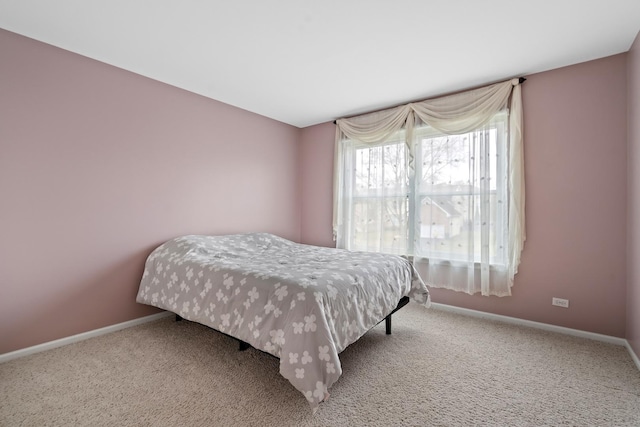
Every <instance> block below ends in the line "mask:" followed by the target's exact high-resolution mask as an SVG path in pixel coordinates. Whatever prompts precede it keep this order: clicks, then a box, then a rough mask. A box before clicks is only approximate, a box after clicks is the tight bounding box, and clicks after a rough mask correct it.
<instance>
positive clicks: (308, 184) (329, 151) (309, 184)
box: [300, 123, 336, 247]
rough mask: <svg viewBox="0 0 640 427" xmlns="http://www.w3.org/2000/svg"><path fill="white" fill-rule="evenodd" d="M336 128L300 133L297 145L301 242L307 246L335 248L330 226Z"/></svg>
mask: <svg viewBox="0 0 640 427" xmlns="http://www.w3.org/2000/svg"><path fill="white" fill-rule="evenodd" d="M335 134H336V127H335V125H334V124H333V123H323V124H320V125H316V126H311V127H308V128H305V129H303V130H302V138H301V145H300V185H301V189H303V191H302V192H301V197H300V201H301V209H300V229H301V230H300V233H301V234H300V238H301V241H302V242H304V243H306V244H309V245H318V246H328V247H335V242H334V241H333V234H332V231H331V230H332V226H333V225H332V223H333V147H334V144H333V141H334V139H335Z"/></svg>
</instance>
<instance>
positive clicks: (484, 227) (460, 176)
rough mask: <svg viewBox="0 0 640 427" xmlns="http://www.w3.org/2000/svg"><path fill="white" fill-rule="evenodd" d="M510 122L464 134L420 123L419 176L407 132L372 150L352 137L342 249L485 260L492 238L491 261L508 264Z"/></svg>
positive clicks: (495, 122)
mask: <svg viewBox="0 0 640 427" xmlns="http://www.w3.org/2000/svg"><path fill="white" fill-rule="evenodd" d="M505 119H506V116H505V115H504V114H501V115H499V116H497V117H496V120H493V121H492V124H491V126H488V127H486V128H483V129H482V130H479V131H477V132H468V133H465V134H462V135H444V134H442V133H441V132H438V131H435V130H434V129H432V128H430V127H428V126H423V127H421V128H418V129H417V132H416V147H415V153H416V161H415V172H414V173H413V174H410V173H408V171H409V168H408V164H407V158H408V150H407V148H406V144H405V143H404V141H403V136H404V135H403V133H404V132H400V134H399V138H398V140H396V141H391V142H388V143H386V144H383V145H378V146H373V147H372V146H367V145H364V144H358V143H357V142H353V141H350V142H346V144H354V145H355V146H354V155H353V156H351V158H350V160H351V162H353V166H352V169H353V175H352V176H351V180H350V182H351V184H350V185H351V186H352V189H351V190H352V191H353V199H352V200H353V203H352V206H351V207H350V209H349V210H348V214H349V216H350V218H349V220H348V221H346V222H347V223H348V224H349V225H350V226H349V227H348V229H347V231H346V238H345V240H344V247H346V248H348V249H352V250H365V251H366V250H369V251H376V252H388V253H394V254H399V255H416V256H423V257H428V258H430V259H438V260H443V261H444V260H448V261H460V260H462V261H464V260H466V259H467V257H468V254H469V253H470V252H471V253H472V254H473V256H474V261H476V262H480V260H481V250H480V249H481V247H482V244H483V242H484V241H485V240H486V242H484V243H485V244H488V245H489V247H490V260H491V263H492V264H505V256H506V250H505V248H506V241H505V238H506V236H507V233H506V232H505V227H506V226H507V212H506V206H507V204H506V203H504V201H505V200H506V199H507V196H506V190H507V183H506V170H507V167H506V165H505V164H504V162H505V159H506V155H505V151H506V146H505V140H506V138H505V131H506V128H507V126H506V122H505Z"/></svg>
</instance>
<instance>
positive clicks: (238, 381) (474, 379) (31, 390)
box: [0, 304, 640, 426]
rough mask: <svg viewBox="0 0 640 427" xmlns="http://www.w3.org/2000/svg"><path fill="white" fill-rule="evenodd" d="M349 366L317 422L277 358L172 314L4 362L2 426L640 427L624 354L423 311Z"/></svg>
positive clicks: (634, 373) (372, 342)
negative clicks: (243, 347)
mask: <svg viewBox="0 0 640 427" xmlns="http://www.w3.org/2000/svg"><path fill="white" fill-rule="evenodd" d="M341 360H342V365H343V371H344V372H343V375H342V377H341V378H340V380H339V381H338V382H337V383H336V384H335V385H334V386H333V387H332V388H331V389H330V390H329V391H330V393H331V398H330V399H329V401H328V402H326V403H324V404H323V405H322V406H321V408H320V410H319V411H318V412H317V413H316V414H315V415H312V414H311V412H310V410H309V406H308V404H307V402H306V400H305V398H304V397H303V396H302V394H300V393H299V392H298V391H296V390H295V389H294V388H293V387H292V386H291V385H290V384H289V383H288V382H287V381H286V380H285V379H284V378H282V377H281V376H280V375H279V374H278V363H279V362H278V360H277V359H275V358H272V357H270V356H267V355H265V354H263V353H261V352H258V351H256V350H254V349H250V350H247V351H245V352H238V351H237V343H236V342H235V341H233V340H232V339H230V338H228V337H225V336H223V335H221V334H218V333H216V332H213V331H211V330H209V329H207V328H205V327H203V326H200V325H197V324H193V323H189V322H178V323H176V322H173V320H172V319H170V318H167V319H163V320H160V321H157V322H154V323H148V324H145V325H142V326H137V327H134V328H130V329H126V330H123V331H119V332H116V333H113V334H109V335H105V336H101V337H98V338H93V339H90V340H87V341H83V342H80V343H76V344H72V345H69V346H66V347H61V348H58V349H54V350H50V351H47V352H44V353H39V354H35V355H32V356H28V357H24V358H21V359H17V360H13V361H10V362H6V363H4V364H0V425H2V426H48V425H51V426H245V425H246V426H398V425H407V426H431V425H437V426H469V425H488V426H543V425H548V426H558V425H575V426H625V425H628V426H640V371H638V370H637V368H636V367H635V365H634V363H633V361H632V360H631V357H630V356H629V354H628V353H627V350H626V349H625V348H623V347H620V346H615V345H610V344H603V343H600V342H595V341H591V340H586V339H582V338H575V337H570V336H566V335H559V334H554V333H550V332H544V331H540V330H535V329H528V328H524V327H519V326H513V325H508V324H502V323H497V322H492V321H488V320H481V319H477V318H471V317H465V316H461V315H458V314H452V313H447V312H443V311H438V310H434V309H431V310H426V309H424V308H422V307H420V306H417V305H415V304H410V305H409V306H407V307H405V308H404V309H402V310H401V311H400V312H398V313H397V314H396V315H394V331H393V335H391V336H386V335H385V334H384V325H383V324H381V325H378V327H376V328H375V329H374V330H372V331H370V332H369V333H368V334H367V335H365V336H364V337H363V338H362V339H360V340H359V341H358V342H357V343H355V344H353V345H351V346H350V347H349V348H347V349H346V350H345V351H344V352H343V353H342V354H341Z"/></svg>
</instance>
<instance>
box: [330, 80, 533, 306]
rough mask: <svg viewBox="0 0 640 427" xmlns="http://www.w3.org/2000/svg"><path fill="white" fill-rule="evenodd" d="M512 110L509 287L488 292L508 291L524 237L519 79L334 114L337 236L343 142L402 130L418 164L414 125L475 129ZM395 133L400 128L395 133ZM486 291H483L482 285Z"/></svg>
mask: <svg viewBox="0 0 640 427" xmlns="http://www.w3.org/2000/svg"><path fill="white" fill-rule="evenodd" d="M507 108H508V110H509V141H508V154H509V176H508V183H509V248H508V263H509V265H508V266H507V269H508V273H507V276H508V278H509V280H508V289H506V290H503V291H500V292H497V293H496V292H489V291H487V293H486V294H493V295H498V294H499V295H509V294H510V287H511V285H512V284H513V277H514V275H515V274H516V272H517V269H518V265H519V264H520V253H521V251H522V247H523V245H524V240H525V227H524V160H523V148H522V99H521V90H520V81H519V79H517V78H516V79H512V80H508V81H505V82H502V83H496V84H493V85H490V86H485V87H482V88H478V89H473V90H469V91H465V92H461V93H457V94H454V95H449V96H444V97H440V98H434V99H429V100H425V101H421V102H413V103H409V104H405V105H401V106H398V107H395V108H390V109H387V110H382V111H378V112H374V113H369V114H364V115H360V116H356V117H351V118H345V119H338V120H336V125H337V126H336V145H335V170H334V203H333V207H334V211H333V233H334V238H336V236H337V235H338V233H340V228H341V227H342V226H343V224H342V221H343V215H342V205H343V204H342V203H341V198H342V191H343V188H344V187H343V184H344V182H343V177H342V170H343V167H344V159H343V153H342V151H343V150H342V149H341V144H342V143H343V141H345V140H352V141H353V140H355V141H358V142H359V143H362V144H364V145H378V144H382V143H384V142H385V141H387V140H389V139H390V138H391V137H392V136H393V135H394V134H396V132H398V131H400V130H404V133H405V143H406V146H407V151H408V154H409V168H410V170H413V168H414V143H413V133H414V129H415V127H416V126H417V124H419V123H423V124H426V125H428V126H430V127H432V128H434V129H436V130H438V131H440V132H442V133H444V134H450V135H452V134H462V133H466V132H470V131H473V130H474V129H477V128H479V127H481V126H483V125H485V124H486V123H488V122H489V121H490V120H491V118H492V117H493V116H495V115H496V114H497V113H498V112H500V111H502V110H506V109H507ZM396 135H397V134H396ZM482 293H483V295H484V294H485V291H484V289H483V291H482Z"/></svg>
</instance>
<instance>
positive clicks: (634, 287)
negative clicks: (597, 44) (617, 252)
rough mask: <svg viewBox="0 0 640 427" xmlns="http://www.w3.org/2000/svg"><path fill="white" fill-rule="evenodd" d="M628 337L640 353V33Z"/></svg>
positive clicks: (630, 73) (634, 63)
mask: <svg viewBox="0 0 640 427" xmlns="http://www.w3.org/2000/svg"><path fill="white" fill-rule="evenodd" d="M627 78H628V85H629V88H628V105H629V111H628V123H629V127H628V129H629V155H628V163H627V168H628V173H629V176H628V186H629V187H628V190H627V193H628V211H627V221H628V223H627V224H628V225H627V226H628V232H627V236H628V237H627V239H628V242H627V271H628V277H627V340H628V341H629V344H631V347H633V350H634V352H635V353H636V355H638V356H640V262H639V261H640V33H639V34H638V36H636V40H635V42H634V43H633V46H632V47H631V50H630V51H629V54H628V69H627Z"/></svg>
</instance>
